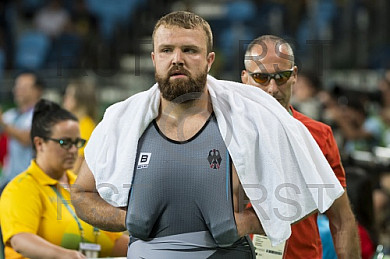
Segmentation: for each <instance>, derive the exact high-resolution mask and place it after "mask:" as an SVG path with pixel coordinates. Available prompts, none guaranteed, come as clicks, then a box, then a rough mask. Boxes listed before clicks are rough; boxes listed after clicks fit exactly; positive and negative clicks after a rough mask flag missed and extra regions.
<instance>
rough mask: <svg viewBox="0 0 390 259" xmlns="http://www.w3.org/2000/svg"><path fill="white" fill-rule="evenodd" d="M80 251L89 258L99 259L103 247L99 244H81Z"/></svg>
mask: <svg viewBox="0 0 390 259" xmlns="http://www.w3.org/2000/svg"><path fill="white" fill-rule="evenodd" d="M79 250H80V252H81V253H83V255H85V256H86V257H87V258H97V257H99V252H100V250H101V247H100V245H99V244H94V243H84V242H81V243H80V248H79Z"/></svg>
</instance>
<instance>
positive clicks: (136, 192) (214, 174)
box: [126, 115, 254, 259]
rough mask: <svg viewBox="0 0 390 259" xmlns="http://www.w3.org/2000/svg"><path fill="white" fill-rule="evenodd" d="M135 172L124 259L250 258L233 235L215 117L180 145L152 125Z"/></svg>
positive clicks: (224, 155) (244, 243) (225, 159)
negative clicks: (129, 237)
mask: <svg viewBox="0 0 390 259" xmlns="http://www.w3.org/2000/svg"><path fill="white" fill-rule="evenodd" d="M135 167H136V168H135V174H134V179H133V185H132V188H131V190H130V197H129V206H128V211H127V216H126V224H127V229H128V230H129V232H130V233H131V242H130V245H129V250H128V258H224V259H228V258H254V252H253V248H252V246H251V242H250V241H249V240H248V238H246V237H245V238H240V237H239V236H238V234H237V228H236V224H235V220H234V214H233V201H232V190H231V169H230V158H229V154H228V151H227V149H226V146H225V143H224V141H223V139H222V136H221V134H220V132H219V129H218V125H217V121H216V118H215V116H214V115H212V116H210V119H209V120H208V121H207V122H206V123H205V125H204V126H203V128H202V129H201V130H200V131H199V132H198V133H197V134H196V135H195V136H194V137H192V138H191V139H189V140H188V141H185V142H178V141H173V140H170V139H167V138H166V137H165V136H164V135H163V134H162V133H161V132H160V131H159V129H158V126H157V124H156V123H155V122H153V123H151V124H150V125H149V127H148V128H147V129H146V130H145V132H144V134H143V135H142V137H141V138H140V140H139V143H138V151H137V160H136V163H135Z"/></svg>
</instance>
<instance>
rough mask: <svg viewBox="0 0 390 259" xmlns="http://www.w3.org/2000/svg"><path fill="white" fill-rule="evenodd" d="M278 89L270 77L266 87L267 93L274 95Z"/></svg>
mask: <svg viewBox="0 0 390 259" xmlns="http://www.w3.org/2000/svg"><path fill="white" fill-rule="evenodd" d="M278 91H279V88H278V85H277V84H276V82H275V80H274V79H271V81H270V82H269V84H268V87H267V93H268V94H270V95H272V96H273V95H275V94H276V93H277V92H278Z"/></svg>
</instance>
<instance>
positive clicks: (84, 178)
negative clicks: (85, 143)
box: [71, 162, 126, 232]
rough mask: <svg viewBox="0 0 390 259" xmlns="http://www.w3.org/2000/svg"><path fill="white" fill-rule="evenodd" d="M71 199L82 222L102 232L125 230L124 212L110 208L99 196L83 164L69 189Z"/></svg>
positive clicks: (92, 178) (92, 177)
mask: <svg viewBox="0 0 390 259" xmlns="http://www.w3.org/2000/svg"><path fill="white" fill-rule="evenodd" d="M71 197H72V204H73V205H74V207H75V209H76V213H77V215H78V216H79V217H80V218H81V219H82V220H84V221H86V222H88V223H89V224H91V225H93V226H95V227H98V228H100V229H102V230H107V231H118V232H119V231H124V230H126V225H125V220H126V210H124V209H123V208H117V207H114V206H112V205H111V204H109V203H107V202H106V201H104V200H103V199H102V198H101V197H100V196H99V194H98V192H97V190H96V187H95V178H94V176H93V174H92V172H91V170H90V169H89V168H88V166H87V164H86V163H85V162H84V163H83V164H82V166H81V168H80V172H79V175H78V177H77V180H76V182H75V183H74V184H73V186H72V187H71Z"/></svg>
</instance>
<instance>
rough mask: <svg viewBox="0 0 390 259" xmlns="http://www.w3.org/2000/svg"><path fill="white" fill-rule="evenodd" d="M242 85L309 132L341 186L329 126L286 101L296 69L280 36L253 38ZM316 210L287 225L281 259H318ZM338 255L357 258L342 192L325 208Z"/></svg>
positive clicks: (353, 227) (341, 175) (356, 241)
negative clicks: (263, 95)
mask: <svg viewBox="0 0 390 259" xmlns="http://www.w3.org/2000/svg"><path fill="white" fill-rule="evenodd" d="M244 63H245V69H244V70H243V71H242V72H241V80H242V82H243V83H244V84H249V85H253V86H256V87H258V88H260V89H262V90H264V91H265V92H266V93H268V94H270V95H271V96H273V97H274V98H275V99H276V100H277V101H278V102H279V103H280V104H281V105H282V106H283V107H285V108H286V110H287V111H288V112H289V113H290V114H291V115H292V116H293V117H294V118H296V119H297V120H299V121H301V122H302V123H303V124H304V125H305V126H306V127H307V129H308V130H309V131H310V133H311V134H312V136H313V138H314V139H315V140H316V142H317V144H318V145H319V147H320V148H321V150H322V152H323V154H324V156H325V157H326V159H327V160H328V162H329V164H330V166H331V167H332V169H333V171H334V173H335V175H336V176H337V178H338V179H339V181H340V183H341V185H342V186H343V187H344V188H345V187H346V181H345V171H344V168H343V166H342V163H341V160H340V154H339V151H338V147H337V144H336V141H335V139H334V137H333V133H332V130H331V128H330V127H329V126H327V125H325V124H323V123H321V122H318V121H315V120H313V119H310V118H309V117H307V116H305V115H303V114H301V113H299V112H297V111H296V110H294V108H293V107H292V106H291V104H290V99H291V94H292V87H293V86H294V84H295V83H296V80H297V73H298V68H297V66H295V64H294V53H293V51H292V48H291V46H290V45H289V44H288V43H287V42H286V41H285V40H283V39H282V38H279V37H276V36H273V35H265V36H261V37H259V38H257V39H255V40H253V41H252V42H251V43H250V44H249V45H248V48H247V51H246V53H245V60H244ZM317 215H318V214H317V213H315V214H312V215H310V216H308V217H307V218H305V219H304V220H301V221H299V222H298V223H295V224H293V225H292V226H291V230H292V234H291V236H290V238H289V239H288V241H287V243H286V248H285V253H284V258H287V259H296V258H312V259H313V258H316V259H321V258H322V244H321V239H320V235H319V232H318V226H317ZM326 215H327V216H328V218H329V222H330V224H329V225H330V229H331V232H332V237H333V242H334V244H335V248H336V253H337V256H338V258H339V259H340V258H360V247H359V238H358V232H357V227H356V221H355V217H354V215H353V213H352V210H351V207H350V203H349V200H348V197H347V194H346V192H345V193H344V194H343V195H342V196H341V197H339V198H338V199H337V200H336V201H335V202H334V203H333V204H332V206H331V207H330V209H329V210H328V211H326Z"/></svg>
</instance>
